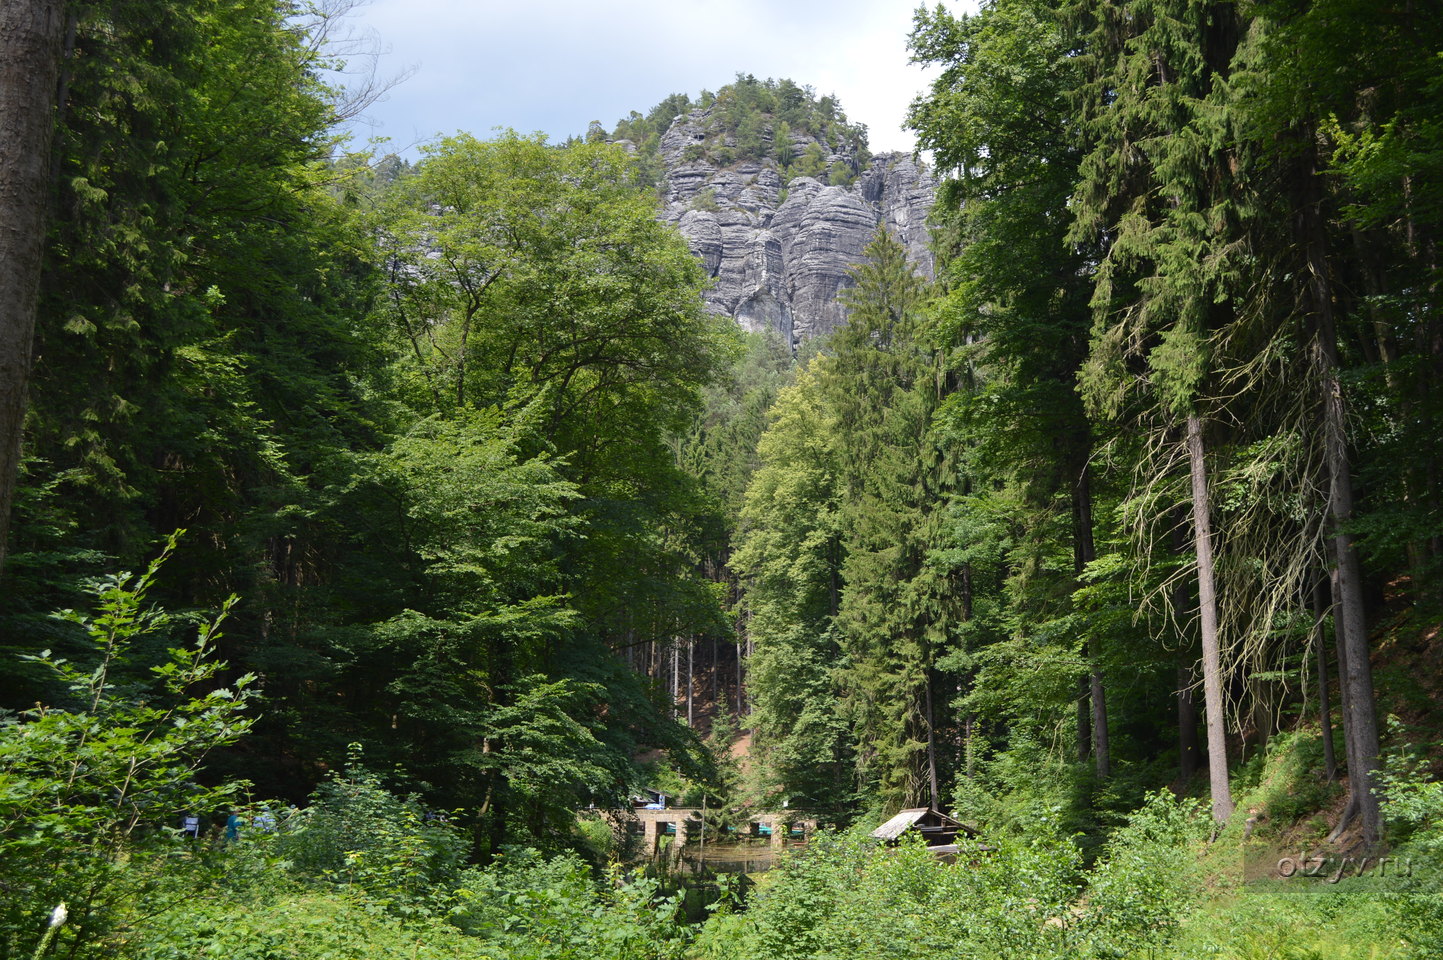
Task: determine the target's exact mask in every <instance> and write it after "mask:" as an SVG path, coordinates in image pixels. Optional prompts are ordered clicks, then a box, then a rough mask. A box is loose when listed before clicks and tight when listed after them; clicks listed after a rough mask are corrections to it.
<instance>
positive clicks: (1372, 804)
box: [1302, 170, 1383, 846]
mask: <svg viewBox="0 0 1443 960" xmlns="http://www.w3.org/2000/svg"><path fill="white" fill-rule="evenodd" d="M1308 183H1309V192H1310V196H1309V198H1308V202H1305V203H1304V204H1303V210H1302V215H1303V224H1302V226H1303V230H1304V234H1305V237H1306V248H1307V260H1308V289H1309V292H1310V293H1311V295H1312V299H1313V303H1312V307H1313V312H1314V315H1315V317H1316V320H1317V323H1316V334H1315V337H1314V341H1313V345H1314V359H1315V363H1316V365H1317V370H1318V374H1319V377H1320V380H1321V386H1322V390H1323V451H1324V453H1323V457H1324V462H1325V463H1326V465H1327V471H1328V513H1329V515H1330V517H1331V519H1332V524H1333V534H1332V545H1333V556H1334V562H1335V563H1336V565H1337V567H1336V569H1337V573H1338V580H1337V584H1338V596H1337V599H1338V607H1337V613H1336V615H1335V616H1334V619H1333V629H1334V630H1335V631H1337V632H1338V634H1339V636H1340V637H1341V638H1342V643H1341V645H1340V649H1344V650H1346V655H1347V656H1346V663H1344V662H1343V660H1341V659H1340V660H1339V663H1338V679H1339V684H1340V686H1341V687H1343V688H1345V689H1346V694H1345V700H1344V708H1343V723H1344V728H1345V729H1346V730H1347V731H1348V734H1349V735H1348V737H1347V738H1346V742H1347V744H1348V747H1349V750H1350V753H1349V755H1348V786H1349V789H1350V790H1351V792H1352V796H1353V801H1355V802H1356V803H1357V806H1358V812H1359V813H1360V814H1361V815H1362V817H1363V842H1364V843H1366V844H1368V845H1370V846H1371V845H1374V844H1377V843H1379V842H1380V841H1381V840H1382V838H1383V817H1382V810H1381V808H1380V804H1379V798H1378V796H1377V794H1376V793H1375V792H1374V791H1375V789H1376V788H1377V785H1378V784H1377V773H1378V718H1377V713H1376V710H1375V706H1374V697H1373V668H1372V662H1371V660H1370V657H1369V653H1368V617H1367V612H1366V610H1365V609H1364V605H1363V572H1362V567H1361V565H1360V564H1359V563H1358V552H1357V550H1356V549H1355V548H1354V546H1353V537H1352V534H1350V533H1349V532H1348V529H1347V528H1348V524H1349V523H1350V522H1351V521H1352V519H1353V470H1352V461H1351V458H1350V456H1349V454H1348V424H1347V414H1346V412H1345V410H1344V408H1343V388H1342V384H1341V383H1340V382H1339V380H1338V366H1339V364H1338V340H1337V322H1336V318H1335V316H1334V308H1333V291H1332V283H1331V280H1330V272H1329V267H1328V257H1327V246H1326V243H1327V235H1326V226H1325V225H1324V223H1323V219H1322V211H1321V210H1320V209H1319V206H1320V204H1321V202H1322V201H1321V184H1319V182H1318V175H1317V172H1316V170H1315V171H1313V172H1312V176H1310V177H1309V180H1308Z"/></svg>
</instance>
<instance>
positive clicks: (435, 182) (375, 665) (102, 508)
mask: <svg viewBox="0 0 1443 960" xmlns="http://www.w3.org/2000/svg"><path fill="white" fill-rule="evenodd" d="M182 6H183V7H184V9H183V10H182V9H181V7H182ZM76 11H77V22H76V41H75V46H74V49H73V50H72V51H71V52H70V53H68V54H67V58H66V62H65V69H66V71H67V91H68V98H67V102H66V107H65V112H64V114H63V116H62V117H61V118H60V123H59V124H58V127H57V131H58V133H57V136H58V150H59V159H58V161H57V163H58V170H59V176H58V178H57V180H56V191H55V197H54V208H55V209H54V216H53V217H52V224H53V236H52V238H51V243H50V252H49V254H48V259H47V268H46V269H47V274H46V277H47V279H46V281H45V284H44V290H43V297H42V303H41V312H40V332H39V335H38V336H39V346H38V349H37V352H38V361H37V366H36V377H35V384H34V388H33V395H34V403H33V409H32V411H31V416H30V422H29V428H28V435H27V441H26V451H27V454H28V461H27V463H26V466H25V474H24V477H23V478H22V484H21V499H20V501H19V503H18V508H17V511H16V517H15V522H14V525H13V528H12V537H11V545H12V549H11V552H10V562H9V563H8V564H7V565H6V568H5V570H4V571H3V576H4V580H3V582H0V589H3V591H4V595H5V602H4V604H3V607H0V637H3V640H0V654H3V656H4V657H5V658H6V659H7V660H9V661H10V662H11V664H14V665H15V666H14V667H7V668H6V669H5V670H4V671H3V673H0V676H3V677H4V681H3V684H0V696H3V700H0V703H3V705H4V706H6V707H9V708H19V707H24V706H27V705H31V704H34V703H36V702H43V703H57V702H63V699H62V698H63V697H64V696H65V692H64V684H63V683H61V682H58V681H57V679H56V678H55V677H54V676H52V675H51V674H50V673H49V672H47V671H46V670H45V669H44V668H43V665H39V664H35V663H33V662H26V661H19V659H18V658H19V657H20V656H22V655H29V654H34V653H36V652H38V651H40V650H42V649H47V648H48V649H52V650H54V651H55V655H56V656H57V657H65V658H71V659H74V658H75V657H76V655H77V654H78V653H81V652H83V651H84V649H85V643H84V639H83V638H84V633H83V631H79V630H76V629H75V628H74V627H73V626H67V625H66V624H63V623H60V622H57V621H55V620H53V619H51V618H49V617H48V614H49V613H50V611H52V610H55V609H57V608H63V607H67V606H71V605H74V604H76V602H77V600H78V598H79V597H80V596H81V591H80V589H79V587H78V584H80V583H81V582H82V580H83V579H84V578H85V577H86V576H88V575H93V574H98V573H102V572H104V571H107V570H111V569H115V568H116V567H121V568H123V567H126V566H131V567H133V566H136V565H138V564H143V563H144V562H145V561H146V559H147V558H148V555H149V554H150V553H151V551H152V549H153V545H154V543H155V542H156V541H157V540H159V539H162V538H164V537H166V536H168V535H169V534H170V533H171V531H172V530H173V529H175V528H176V527H178V526H180V525H182V523H184V524H185V525H188V526H190V527H191V529H193V530H195V531H196V533H194V534H192V535H191V536H189V537H187V538H185V539H183V540H182V541H181V542H180V544H179V546H178V547H176V557H175V561H174V562H173V563H172V564H171V566H170V568H169V571H170V573H169V575H168V576H167V577H166V578H165V579H164V580H163V581H162V582H161V583H160V584H159V585H158V586H156V587H155V590H156V592H157V594H158V595H157V597H156V599H157V600H160V601H162V602H164V603H166V604H167V606H169V607H170V608H172V609H176V610H185V609H201V610H204V609H209V608H214V607H217V606H219V605H220V604H221V603H222V602H225V601H226V598H227V597H229V596H231V595H232V594H234V595H237V596H239V597H240V599H239V600H238V601H236V602H235V604H234V607H233V608H230V609H229V620H228V630H227V631H226V635H225V637H224V638H223V639H222V640H220V641H218V643H219V648H220V653H221V655H222V656H224V657H225V658H226V659H227V660H228V661H229V662H230V663H231V664H232V665H233V667H234V669H236V670H237V671H249V672H253V673H254V674H256V676H257V682H256V687H257V688H258V689H259V690H260V691H261V692H262V693H263V695H264V696H265V698H266V701H267V704H268V706H267V709H266V710H265V711H264V713H263V714H262V715H261V717H260V718H259V721H258V723H257V725H256V728H255V729H254V731H253V732H252V734H251V736H249V737H248V738H246V739H245V740H244V741H243V742H242V743H240V744H239V745H237V747H235V748H234V749H231V750H228V751H224V752H222V753H221V754H220V755H218V756H217V757H215V758H214V765H213V773H212V774H211V776H213V777H221V778H225V777H228V776H241V777H244V778H246V779H249V780H251V781H252V782H254V783H255V784H256V787H257V789H258V790H260V791H261V792H262V793H263V794H264V795H268V796H284V797H288V798H289V799H291V800H299V799H301V798H302V797H304V796H305V795H306V794H307V793H308V792H309V791H310V789H311V788H312V786H313V785H314V784H315V783H317V782H319V781H320V780H321V779H323V774H324V773H325V771H326V770H327V769H334V768H335V767H336V765H337V764H339V763H340V761H341V760H342V758H343V757H344V756H345V754H346V751H347V748H348V744H351V743H353V742H354V743H360V744H362V745H363V746H364V747H365V749H366V756H367V757H368V758H369V760H370V761H371V762H372V763H375V764H377V765H378V766H380V767H383V768H387V769H389V768H390V767H392V766H393V765H397V764H399V765H400V767H401V768H402V769H403V770H404V773H403V776H404V778H405V780H406V782H407V784H408V786H409V787H410V788H412V789H416V790H419V791H421V792H422V793H423V794H424V795H425V796H426V798H427V799H428V800H429V801H430V802H431V803H433V804H437V805H439V806H442V807H444V808H447V809H454V810H458V811H460V813H459V814H458V816H459V817H460V818H461V820H462V821H463V822H465V823H466V824H467V825H468V827H469V828H470V829H471V839H472V843H473V846H474V849H475V850H476V851H477V852H480V853H487V852H489V853H495V852H497V851H499V849H500V847H501V845H502V844H503V843H505V842H508V841H509V839H510V838H512V837H514V836H516V835H519V834H526V835H532V836H534V837H535V838H537V839H538V841H542V840H544V838H547V837H552V836H554V835H555V834H556V833H557V831H558V829H560V830H561V831H562V832H563V833H564V832H565V828H566V825H567V824H569V823H570V819H571V814H570V812H571V810H572V809H573V808H574V806H575V805H577V804H578V803H580V804H585V803H589V802H592V801H596V802H601V803H607V804H609V803H613V802H616V801H617V800H619V799H622V798H624V797H625V796H626V794H627V792H628V791H629V790H632V789H634V788H635V787H636V786H637V785H638V784H639V783H640V782H641V780H642V778H643V776H644V775H643V773H642V772H641V770H640V768H639V767H638V766H637V765H636V764H635V762H634V759H635V758H636V757H637V756H639V755H640V754H642V753H643V752H644V751H646V750H648V749H660V750H662V751H666V752H668V753H666V754H665V755H666V756H669V757H670V760H669V761H668V762H671V763H673V764H675V765H677V766H679V767H681V768H683V769H684V770H686V771H687V772H688V773H689V774H691V775H693V776H697V777H701V776H704V775H705V774H706V772H707V770H708V764H707V763H706V761H705V760H704V752H703V751H702V750H701V749H700V747H699V743H698V741H697V740H696V738H695V737H693V736H691V735H690V734H689V733H688V732H687V731H686V730H685V729H683V728H682V727H680V726H678V725H677V724H675V723H673V721H672V719H671V718H670V717H668V716H667V715H666V710H665V707H664V706H663V705H662V704H661V703H659V702H658V700H659V698H658V697H657V696H656V691H655V690H654V689H653V687H652V685H651V684H650V682H649V681H648V679H647V678H646V677H644V676H640V675H638V674H637V673H636V672H635V671H633V670H632V669H630V668H629V667H628V665H627V663H626V661H625V659H624V657H623V656H618V652H620V653H622V654H624V653H626V652H627V651H629V650H630V649H631V648H634V647H636V646H637V645H640V644H653V645H655V644H661V645H663V646H665V647H669V646H670V645H672V644H673V643H674V642H675V638H677V637H679V636H683V635H693V636H708V635H709V636H722V637H725V636H726V635H727V634H728V631H729V626H728V624H727V623H726V622H725V619H724V617H723V613H722V607H721V598H720V596H719V591H718V589H717V588H716V587H715V586H714V585H713V583H712V582H711V581H710V580H708V579H707V577H706V576H704V575H703V573H702V571H701V570H700V569H699V563H700V559H701V556H702V553H703V549H704V548H703V547H702V546H700V545H701V544H702V542H703V540H704V539H705V533H706V531H712V530H715V529H717V528H718V527H719V526H720V511H719V506H718V504H717V503H716V501H715V500H714V498H712V497H711V495H710V494H709V493H708V492H707V491H706V489H705V488H704V487H703V485H702V483H701V482H699V481H698V480H697V479H695V478H694V477H693V476H692V475H691V474H690V473H688V472H686V471H685V470H683V469H681V468H680V466H679V465H678V463H677V458H676V453H675V446H674V440H675V438H676V437H678V436H679V435H681V434H683V433H685V432H686V431H687V430H688V429H690V428H691V427H692V425H693V424H694V423H695V422H696V420H697V418H698V417H699V416H700V415H701V414H702V391H703V390H704V389H710V388H711V385H712V384H713V383H714V382H716V381H717V380H718V373H719V371H722V370H725V369H728V368H729V367H730V365H731V363H732V362H733V359H734V356H735V355H736V354H737V352H738V351H739V350H740V346H739V344H738V338H737V337H736V336H735V334H734V333H732V332H731V331H730V330H728V329H726V328H724V327H722V326H720V325H718V323H717V322H716V321H715V320H714V319H712V318H709V317H708V316H706V315H705V314H704V313H703V311H702V306H701V300H700V297H699V290H700V286H701V283H702V275H701V270H700V268H699V266H698V265H697V264H696V262H695V261H694V259H693V258H692V257H691V256H690V254H689V253H688V251H687V249H686V246H685V244H684V242H683V241H682V240H681V239H680V238H679V237H678V236H676V235H675V233H674V232H672V231H670V230H668V229H667V228H665V227H664V226H663V225H661V224H660V223H658V222H657V221H656V219H655V215H654V214H655V200H654V198H653V197H652V196H651V195H650V193H649V191H648V190H647V189H646V188H645V187H644V186H643V185H642V181H641V177H640V174H639V172H638V170H637V168H636V166H635V164H634V163H633V162H632V161H631V160H629V159H628V157H627V156H626V155H625V153H624V152H623V151H622V150H621V149H619V148H614V147H610V146H606V145H604V144H586V143H582V144H575V145H573V146H570V147H567V148H558V147H554V146H551V145H548V144H546V143H545V142H544V141H543V140H541V139H537V138H526V137H520V136H517V135H514V134H505V135H502V136H500V137H498V138H497V139H496V140H494V141H491V142H482V141H479V140H476V139H474V138H470V137H458V138H455V139H452V140H448V141H444V142H442V143H438V144H435V145H434V146H432V147H430V148H428V150H427V152H426V155H425V156H424V157H423V159H422V160H421V161H420V162H418V163H415V164H409V163H399V162H396V161H395V160H394V158H387V159H386V160H384V161H381V162H378V163H376V164H375V165H374V168H372V167H371V166H368V164H367V162H366V158H365V157H364V156H345V155H343V154H342V153H341V148H342V146H343V145H342V144H341V143H340V142H339V141H337V140H335V139H333V137H332V135H331V133H330V128H331V125H332V124H333V123H334V122H335V121H336V120H337V119H338V117H339V115H340V112H341V111H342V110H343V109H344V103H345V102H346V101H345V94H344V93H343V92H342V91H337V90H332V89H329V88H326V87H324V86H322V85H321V84H319V83H318V82H317V80H316V79H315V77H316V76H317V75H318V74H319V72H320V71H321V70H322V69H323V68H324V67H327V66H329V65H330V61H329V60H328V54H327V52H326V47H325V44H324V40H323V38H324V36H325V34H326V32H327V30H328V29H330V28H331V26H332V25H330V24H328V23H327V22H326V21H325V20H324V18H323V19H321V20H320V21H317V22H307V20H306V19H305V18H297V19H292V18H290V13H291V12H292V11H290V9H289V8H288V7H280V6H277V5H275V4H272V3H270V2H268V0H261V2H256V3H241V4H238V5H237V4H231V5H219V6H217V5H214V4H205V3H202V4H199V5H190V6H184V5H181V6H176V7H175V8H174V9H172V7H163V8H162V7H154V8H152V7H147V8H145V9H144V10H142V9H140V8H139V7H137V6H135V5H127V4H87V5H83V6H77V8H76ZM155 642H157V643H159V642H161V641H160V640H157V641H155ZM27 664H28V665H27ZM117 669H120V670H122V671H123V672H124V673H125V679H126V681H127V682H129V681H130V680H131V679H132V674H133V673H134V670H135V669H136V668H133V667H132V666H131V665H129V664H121V665H119V666H118V667H117ZM141 675H142V676H143V671H142V674H141Z"/></svg>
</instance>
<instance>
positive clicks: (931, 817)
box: [872, 807, 976, 840]
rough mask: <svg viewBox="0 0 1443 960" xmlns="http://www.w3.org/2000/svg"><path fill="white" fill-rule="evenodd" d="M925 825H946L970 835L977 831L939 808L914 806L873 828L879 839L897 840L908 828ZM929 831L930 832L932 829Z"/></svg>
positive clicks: (918, 827)
mask: <svg viewBox="0 0 1443 960" xmlns="http://www.w3.org/2000/svg"><path fill="white" fill-rule="evenodd" d="M924 827H945V828H947V829H949V830H952V831H961V832H963V833H966V834H969V835H972V834H975V833H976V831H975V830H973V829H972V828H971V827H969V826H967V825H966V824H965V823H962V822H960V821H958V820H954V819H953V818H951V817H949V816H947V814H945V813H942V812H941V811H939V810H933V809H932V808H931V807H912V808H911V809H909V810H903V811H902V812H901V813H899V814H897V815H896V816H895V817H893V818H892V819H891V820H888V821H887V822H886V823H884V824H882V825H881V826H880V827H878V828H877V829H875V830H873V831H872V836H874V837H876V838H877V839H878V840H896V839H897V838H898V837H900V836H902V834H904V833H906V832H907V831H908V830H912V829H917V830H921V829H922V828H924ZM928 832H929V833H930V832H931V831H928Z"/></svg>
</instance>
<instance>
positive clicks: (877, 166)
mask: <svg viewBox="0 0 1443 960" xmlns="http://www.w3.org/2000/svg"><path fill="white" fill-rule="evenodd" d="M715 112H716V111H715V109H714V108H711V107H700V108H697V109H693V110H690V111H689V112H688V113H686V114H684V115H682V116H678V117H676V118H675V119H674V120H672V121H671V122H670V124H669V125H668V126H667V127H666V129H665V132H664V133H662V134H661V136H660V141H659V144H658V145H657V148H656V154H657V158H658V159H659V160H660V162H661V183H660V185H659V188H658V189H659V191H660V193H661V196H662V200H663V203H664V205H665V210H664V214H663V216H664V217H665V219H667V220H669V221H671V222H674V223H676V224H677V226H678V227H679V228H680V230H681V232H682V234H683V235H684V236H685V237H686V239H687V242H688V243H689V244H690V245H691V248H692V251H693V252H695V253H696V255H697V256H698V257H700V258H701V260H702V262H703V263H705V265H706V269H707V273H708V274H709V275H710V276H711V277H712V286H711V289H710V290H709V291H708V292H707V295H706V298H707V304H708V305H709V306H710V308H711V309H712V310H714V311H715V312H717V313H721V314H724V315H727V316H730V317H733V318H735V319H736V321H737V323H739V324H740V325H741V326H742V327H744V328H745V329H747V330H752V331H767V330H770V331H775V332H776V333H777V334H779V335H780V336H781V337H782V338H783V340H784V341H785V342H787V343H788V344H790V345H791V346H792V347H793V348H795V347H796V345H797V344H798V343H800V342H801V341H802V340H805V339H807V338H809V337H813V336H817V335H819V334H825V333H829V332H831V331H832V330H834V329H836V328H837V327H838V326H840V325H841V324H843V323H845V322H846V310H845V308H844V307H843V306H842V305H841V304H840V303H838V302H837V293H838V292H839V291H840V290H841V289H842V288H844V287H846V286H848V285H849V282H850V281H849V278H848V276H847V270H848V268H849V267H850V266H851V265H852V264H854V263H856V262H858V261H859V260H860V259H861V258H862V248H863V247H865V246H866V245H867V242H868V241H869V240H871V238H872V236H873V235H874V234H875V233H876V230H877V225H878V224H879V223H885V224H886V225H887V227H888V229H890V230H891V231H892V232H893V234H894V236H896V237H897V239H898V240H899V241H901V243H902V244H903V245H905V246H906V247H907V249H908V251H909V252H910V254H911V257H912V260H913V262H914V263H915V264H916V266H917V269H918V271H919V272H920V273H922V274H924V275H926V276H928V277H930V276H932V272H933V262H932V255H931V252H930V251H929V249H928V245H927V240H928V231H927V224H926V220H927V214H928V212H929V210H930V209H931V205H932V197H933V192H934V188H935V181H934V180H933V178H932V177H931V175H930V174H928V173H927V172H926V171H924V170H922V169H919V167H918V165H917V164H916V163H914V162H913V160H912V159H911V157H910V156H908V155H906V154H901V153H888V154H881V155H878V156H875V157H872V156H869V155H867V154H866V152H865V149H864V148H863V149H860V150H859V149H857V148H856V147H855V146H854V145H853V144H851V143H845V142H844V143H838V142H835V141H834V142H832V143H831V144H829V143H828V140H827V139H826V137H825V135H820V136H818V135H812V134H808V133H795V134H793V133H790V132H788V131H787V129H786V126H785V125H781V126H780V132H781V133H782V134H783V135H785V136H787V137H788V139H789V140H790V146H791V149H790V150H786V149H782V150H779V149H778V146H779V145H778V144H776V143H773V142H772V136H773V134H774V133H775V132H777V131H778V128H776V127H773V126H772V125H771V124H768V125H766V127H765V128H764V129H763V131H762V133H761V137H762V139H763V143H762V149H761V150H760V151H757V150H753V151H751V152H752V153H753V154H760V157H759V158H755V157H754V158H751V159H742V160H740V161H736V162H731V163H728V162H726V161H727V159H728V158H729V157H730V156H733V155H735V153H736V152H737V151H736V149H735V147H736V138H735V136H734V135H733V134H732V133H731V132H728V130H727V128H726V125H725V124H724V123H722V122H720V121H719V119H718V118H717V117H716V116H715ZM780 146H782V147H785V146H786V145H785V144H782V145H780ZM808 154H810V161H811V162H810V167H808V165H807V164H802V163H794V164H792V165H790V167H789V166H788V165H785V164H782V163H779V162H778V161H777V160H776V159H775V158H776V157H777V156H778V155H783V156H793V157H803V156H807V155H808ZM799 168H800V169H803V170H808V172H811V173H813V174H814V175H811V176H807V175H788V174H795V173H796V171H797V170H798V169H799ZM784 171H786V172H784Z"/></svg>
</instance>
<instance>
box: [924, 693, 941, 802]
mask: <svg viewBox="0 0 1443 960" xmlns="http://www.w3.org/2000/svg"><path fill="white" fill-rule="evenodd" d="M924 673H925V675H926V682H925V683H924V684H923V687H924V688H925V689H926V699H927V704H926V706H927V789H928V791H929V792H928V794H927V796H928V797H929V798H930V800H929V802H930V803H931V805H932V809H934V810H941V809H942V792H941V791H940V790H939V789H938V788H937V725H936V724H935V723H934V722H933V716H934V715H933V713H932V671H931V670H930V669H927V670H925V671H924Z"/></svg>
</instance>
